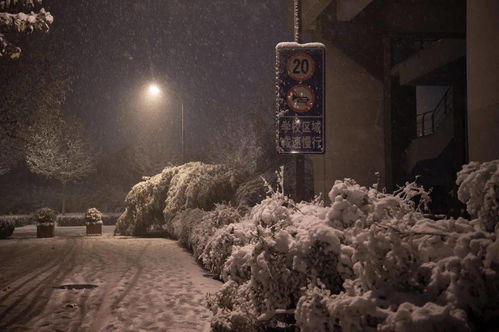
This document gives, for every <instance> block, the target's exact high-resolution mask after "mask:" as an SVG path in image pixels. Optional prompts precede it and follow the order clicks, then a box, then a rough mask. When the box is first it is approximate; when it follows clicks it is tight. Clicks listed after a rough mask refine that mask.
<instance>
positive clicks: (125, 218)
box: [115, 166, 182, 235]
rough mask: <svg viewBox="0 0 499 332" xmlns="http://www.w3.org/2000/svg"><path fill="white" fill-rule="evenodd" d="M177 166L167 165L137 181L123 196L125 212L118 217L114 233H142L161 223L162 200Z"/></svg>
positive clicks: (177, 170) (177, 169) (162, 220)
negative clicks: (157, 172) (155, 173)
mask: <svg viewBox="0 0 499 332" xmlns="http://www.w3.org/2000/svg"><path fill="white" fill-rule="evenodd" d="M181 167H182V166H179V167H167V168H165V169H164V170H163V171H162V172H161V173H160V174H157V175H155V176H153V177H151V178H148V179H146V180H144V181H142V182H139V183H138V184H136V185H135V186H133V187H132V189H131V191H130V192H129V193H128V194H127V196H126V198H125V202H126V206H127V207H126V209H125V212H123V214H122V215H121V216H120V217H119V218H118V222H117V223H116V230H115V233H117V234H121V235H144V234H146V233H147V231H148V230H150V229H151V228H153V227H154V225H163V224H164V219H163V213H162V211H163V209H164V204H165V203H164V201H165V198H166V195H167V192H168V189H169V186H170V181H171V179H172V178H173V177H174V176H175V175H176V174H177V173H178V172H180V168H181Z"/></svg>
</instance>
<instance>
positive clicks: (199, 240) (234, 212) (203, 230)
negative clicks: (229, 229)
mask: <svg viewBox="0 0 499 332" xmlns="http://www.w3.org/2000/svg"><path fill="white" fill-rule="evenodd" d="M240 219H241V215H240V213H239V210H238V209H236V208H234V207H232V206H230V205H226V204H215V209H213V210H212V211H208V212H205V213H204V214H203V216H202V218H201V220H200V222H199V223H196V224H195V225H194V226H193V227H192V231H191V234H190V249H191V250H192V252H193V255H194V257H195V258H196V259H197V260H199V261H202V258H201V256H202V254H203V251H204V249H205V248H206V245H207V244H208V241H209V240H210V238H211V237H212V236H213V234H215V232H216V231H217V230H218V229H220V228H222V227H224V226H226V225H230V224H234V223H238V222H239V221H240Z"/></svg>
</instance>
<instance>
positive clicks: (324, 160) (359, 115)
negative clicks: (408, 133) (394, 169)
mask: <svg viewBox="0 0 499 332" xmlns="http://www.w3.org/2000/svg"><path fill="white" fill-rule="evenodd" d="M326 47H327V54H326V61H327V63H326V67H327V69H326V90H327V92H326V153H325V154H324V155H322V156H312V161H313V166H314V189H315V193H316V194H318V193H321V192H322V193H324V194H326V195H327V193H328V192H329V190H330V189H331V187H332V185H333V184H334V181H335V180H338V179H340V180H342V179H343V178H346V177H348V178H353V179H355V180H356V181H357V182H358V183H360V184H362V185H372V184H373V183H375V182H376V180H377V177H376V176H375V174H374V173H375V172H380V174H381V175H383V173H384V149H383V127H382V123H383V84H382V82H381V81H379V80H377V79H375V78H374V77H373V76H371V75H370V74H369V73H368V72H367V71H366V70H365V69H364V68H363V67H361V66H360V65H358V64H357V63H355V62H354V61H352V60H351V59H350V58H348V57H347V56H346V55H345V54H343V53H342V52H341V51H340V50H338V49H337V48H335V47H334V46H332V45H330V44H328V43H327V42H326ZM382 181H384V179H382ZM382 183H383V182H382Z"/></svg>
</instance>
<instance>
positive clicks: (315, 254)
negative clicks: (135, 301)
mask: <svg viewBox="0 0 499 332" xmlns="http://www.w3.org/2000/svg"><path fill="white" fill-rule="evenodd" d="M497 165H498V161H494V162H490V163H483V164H475V163H472V164H470V165H468V166H466V167H465V168H464V169H463V171H462V172H461V173H460V174H459V179H458V183H459V184H460V185H461V187H460V191H459V193H460V194H459V195H460V196H459V197H460V198H461V199H462V200H463V202H465V203H466V204H467V208H468V211H469V212H470V214H471V215H472V216H476V217H477V218H476V219H473V220H466V219H464V218H458V219H442V220H437V221H434V220H431V219H428V218H426V217H425V216H424V214H423V209H424V207H425V205H426V204H427V203H428V201H429V195H428V193H427V192H425V191H424V190H423V189H422V188H420V187H418V186H416V185H415V184H414V183H409V184H406V186H404V187H403V188H401V189H400V190H398V191H397V192H395V193H394V194H388V193H384V192H380V191H378V190H376V189H375V188H366V187H362V186H360V185H358V184H357V183H355V181H353V180H350V179H345V180H344V181H337V182H336V183H335V184H334V186H333V188H332V189H331V191H330V193H329V198H330V200H331V202H332V204H331V206H328V207H327V206H324V205H323V204H322V203H320V202H318V201H316V202H312V203H302V204H294V203H293V202H292V201H291V200H289V199H287V198H286V197H285V196H284V195H282V194H281V193H272V194H271V195H270V196H269V197H268V198H267V199H265V200H264V201H262V202H261V203H260V204H258V205H256V206H255V207H253V208H252V209H251V210H250V211H249V213H248V214H247V215H245V216H243V218H242V220H241V222H240V223H238V224H232V225H229V226H226V228H222V229H221V230H219V231H218V232H216V233H215V235H214V236H213V237H212V239H211V240H210V242H209V244H208V245H207V246H206V248H205V253H206V252H209V255H208V256H207V258H209V259H208V262H209V263H211V264H212V266H216V267H220V266H222V270H221V274H222V278H223V280H224V281H226V284H225V286H224V287H223V288H222V289H221V290H220V291H219V292H218V293H216V294H214V295H213V296H211V297H210V299H209V306H210V308H211V310H212V311H213V313H214V318H213V321H212V327H213V329H214V330H216V331H233V330H241V331H246V330H248V331H257V330H259V329H264V328H269V327H285V326H290V325H296V326H297V327H299V328H300V330H301V331H314V332H315V331H324V332H326V331H374V330H380V331H417V330H420V331H437V330H449V329H455V330H456V331H462V330H487V329H491V328H492V329H494V328H499V325H498V321H497V317H499V239H498V236H497V235H499V227H496V233H493V232H491V231H490V229H491V226H495V225H497V218H498V214H497V206H498V205H499V200H498V196H497V192H498V190H497V188H498V186H499V177H498V176H497V174H498V173H497ZM203 258H204V256H203ZM212 269H213V267H212Z"/></svg>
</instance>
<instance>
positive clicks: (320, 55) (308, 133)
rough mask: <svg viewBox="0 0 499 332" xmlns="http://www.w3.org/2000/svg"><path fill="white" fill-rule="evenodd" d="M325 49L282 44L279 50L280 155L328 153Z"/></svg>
mask: <svg viewBox="0 0 499 332" xmlns="http://www.w3.org/2000/svg"><path fill="white" fill-rule="evenodd" d="M324 58H325V46H324V45H323V44H319V43H309V44H298V43H280V44H278V45H277V47H276V60H277V63H276V80H277V82H276V89H277V100H276V107H277V151H278V152H279V153H307V154H308V153H310V154H314V153H315V154H318V153H324V152H325V132H324V129H325V121H324V113H325V112H324V107H325V98H324V91H325V89H324V86H325V61H324V60H325V59H324Z"/></svg>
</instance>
